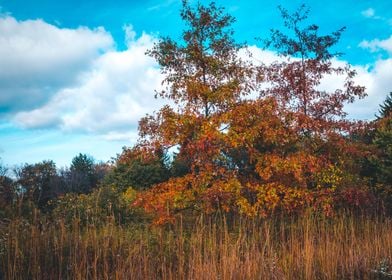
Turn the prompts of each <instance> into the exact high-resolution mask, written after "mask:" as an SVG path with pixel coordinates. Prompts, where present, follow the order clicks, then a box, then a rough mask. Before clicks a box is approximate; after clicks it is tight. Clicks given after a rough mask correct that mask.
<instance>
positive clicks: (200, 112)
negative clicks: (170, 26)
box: [136, 1, 364, 222]
mask: <svg viewBox="0 0 392 280" xmlns="http://www.w3.org/2000/svg"><path fill="white" fill-rule="evenodd" d="M281 11H282V16H283V18H284V19H285V22H286V26H287V27H289V28H290V29H292V30H293V31H294V35H295V37H294V38H293V39H290V38H288V37H286V36H285V35H284V34H283V33H280V32H279V31H274V32H273V34H272V39H271V42H270V45H271V46H274V47H275V49H276V50H278V52H279V53H280V54H281V55H282V56H287V57H286V59H285V61H284V62H276V63H273V64H272V65H269V66H264V65H263V66H262V67H257V68H256V67H254V66H253V65H251V64H250V63H249V62H245V61H243V60H241V59H240V55H239V52H240V50H241V49H242V48H243V46H241V45H239V44H237V43H235V41H234V39H233V30H232V29H231V24H232V23H233V22H234V18H232V17H231V16H230V15H227V14H225V13H224V11H223V9H222V8H218V7H216V6H215V4H214V3H211V4H210V5H208V6H203V5H201V4H197V5H196V7H195V8H193V7H191V6H190V5H189V4H188V2H187V1H183V9H182V11H181V17H182V19H183V20H184V21H185V23H186V26H187V29H186V30H185V31H184V32H183V38H182V39H183V40H182V41H181V42H175V41H173V40H172V39H170V38H162V39H161V40H160V41H159V42H158V43H157V44H156V45H155V46H154V48H153V49H152V50H151V51H149V52H148V54H149V55H151V56H153V57H154V58H156V60H157V61H158V62H159V64H160V65H161V69H162V73H163V74H164V76H165V80H164V84H165V85H166V89H165V90H164V91H162V92H159V93H158V94H159V95H160V96H161V97H164V98H168V99H171V100H172V101H174V103H175V104H176V107H174V108H173V107H170V106H165V107H164V108H162V109H161V110H160V111H159V112H158V113H157V114H156V115H152V116H147V117H145V118H143V119H142V120H141V121H140V126H139V129H140V136H141V138H140V143H139V144H140V147H144V149H147V150H156V149H164V150H167V149H170V148H171V147H176V148H177V149H178V150H179V152H178V155H177V158H178V159H180V160H181V162H183V163H185V165H186V167H187V168H185V169H184V170H187V172H185V174H182V176H178V177H176V178H172V179H170V180H169V181H167V182H164V183H161V184H158V185H157V186H155V187H154V188H153V189H151V190H150V191H148V192H146V193H143V194H142V195H141V196H140V197H139V199H138V200H137V202H136V203H137V204H139V205H142V206H144V207H145V209H147V210H149V211H155V212H157V213H158V214H159V218H160V219H159V220H158V221H159V222H164V221H166V220H167V219H170V218H171V217H172V214H173V213H175V212H176V211H179V210H183V209H188V208H191V209H197V210H203V211H212V210H214V209H223V210H226V211H237V212H240V213H245V214H247V215H260V214H261V215H265V214H267V213H269V212H271V211H275V210H276V209H286V210H293V209H296V208H298V207H302V206H304V205H306V204H307V203H311V202H312V201H313V202H315V200H314V197H317V195H315V196H312V194H313V193H315V192H320V191H321V192H324V190H321V189H322V188H323V187H325V186H327V187H330V188H332V189H333V188H335V187H336V184H337V183H338V181H339V179H340V177H339V175H340V170H339V169H338V168H337V167H336V166H335V165H334V162H332V161H331V156H330V155H329V150H330V146H331V145H332V146H333V145H335V144H336V143H339V142H344V135H343V134H344V131H347V130H345V129H349V128H350V123H348V122H346V121H345V120H343V119H342V117H344V112H343V110H342V108H343V104H344V102H345V101H348V102H350V101H353V99H354V98H355V97H356V96H359V97H361V96H363V92H364V89H363V88H362V87H358V86H355V85H354V84H353V82H352V77H353V76H354V75H355V72H354V71H352V70H351V69H350V68H349V67H344V68H339V67H338V68H334V67H333V65H332V62H331V59H332V58H333V57H334V55H333V54H332V53H331V52H330V51H329V49H330V47H331V46H333V45H334V44H335V43H336V42H337V40H338V39H339V36H340V33H341V31H337V32H335V33H333V34H332V35H327V36H319V35H318V34H317V29H318V28H317V27H316V26H314V25H312V26H310V27H307V28H305V29H299V23H300V22H301V21H302V20H304V19H305V18H306V12H304V10H302V9H300V10H299V11H297V12H296V13H295V14H293V15H289V14H288V13H287V12H286V11H285V10H283V9H281ZM298 56H299V58H298ZM332 73H334V74H346V75H347V79H346V83H345V85H344V89H337V90H336V91H334V92H325V91H321V90H319V89H318V85H319V83H320V81H321V79H322V78H323V77H324V76H325V75H326V74H332ZM256 76H257V77H258V79H256ZM264 82H267V83H268V85H269V87H268V88H267V89H264V90H263V91H262V92H261V95H260V97H259V98H256V99H252V98H246V97H247V95H248V94H249V93H251V92H255V91H257V90H258V88H259V87H258V85H261V84H262V83H264ZM332 140H333V141H332ZM343 146H344V145H343ZM310 189H316V191H315V190H313V193H312V192H310ZM329 194H330V192H329ZM329 198H330V197H329Z"/></svg>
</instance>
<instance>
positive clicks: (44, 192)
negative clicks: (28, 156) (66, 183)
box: [15, 160, 59, 210]
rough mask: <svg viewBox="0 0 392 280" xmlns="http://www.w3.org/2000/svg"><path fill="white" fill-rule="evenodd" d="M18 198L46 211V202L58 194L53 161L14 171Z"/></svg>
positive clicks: (24, 166) (27, 165) (26, 166)
mask: <svg viewBox="0 0 392 280" xmlns="http://www.w3.org/2000/svg"><path fill="white" fill-rule="evenodd" d="M15 175H16V177H17V181H16V186H17V192H18V195H19V196H22V197H23V198H24V199H28V200H30V201H32V202H33V203H34V204H35V205H36V206H37V207H38V208H39V209H41V210H46V207H47V206H48V202H49V201H50V200H51V199H53V198H55V197H56V196H57V195H58V194H59V189H58V182H59V180H58V179H59V178H58V176H57V170H56V165H55V163H54V162H53V161H51V160H48V161H42V162H40V163H36V164H25V165H23V166H21V167H19V168H16V169H15Z"/></svg>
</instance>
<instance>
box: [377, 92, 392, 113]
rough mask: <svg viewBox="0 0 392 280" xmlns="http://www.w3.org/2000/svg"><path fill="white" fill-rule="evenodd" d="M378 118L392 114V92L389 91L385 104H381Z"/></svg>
mask: <svg viewBox="0 0 392 280" xmlns="http://www.w3.org/2000/svg"><path fill="white" fill-rule="evenodd" d="M378 112H379V115H378V116H377V118H378V119H382V118H385V117H388V116H390V115H391V112H392V92H390V93H389V95H388V96H387V98H386V99H385V101H384V102H383V104H381V105H380V110H379V111H378Z"/></svg>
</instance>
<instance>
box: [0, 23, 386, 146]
mask: <svg viewBox="0 0 392 280" xmlns="http://www.w3.org/2000/svg"><path fill="white" fill-rule="evenodd" d="M1 20H2V21H0V40H3V41H1V44H0V54H1V57H4V56H5V57H6V59H5V60H4V61H2V60H1V61H0V81H4V83H3V82H1V83H0V89H1V95H0V101H1V102H0V104H6V105H7V104H8V105H7V106H9V108H11V109H12V110H10V111H12V114H11V113H10V114H9V116H11V117H10V118H11V120H12V121H13V122H14V123H17V124H18V125H20V126H22V127H25V128H30V129H37V128H56V129H61V130H63V131H67V132H71V133H72V132H75V131H80V132H88V133H91V134H93V135H98V136H99V137H100V138H101V139H104V140H110V141H121V140H127V141H129V140H131V141H134V140H135V139H136V137H137V128H136V127H137V123H138V121H139V119H140V117H142V116H144V115H145V114H146V113H151V112H152V111H154V110H157V109H159V108H161V107H162V103H163V101H162V100H159V99H158V100H157V99H155V98H154V90H158V89H159V88H161V81H162V76H161V74H160V71H159V69H158V65H157V63H156V62H155V61H154V59H152V58H150V57H148V56H146V55H145V52H146V50H147V49H151V47H152V46H153V44H154V42H155V40H156V39H155V38H154V37H153V36H151V35H149V34H145V33H143V34H142V35H141V36H139V37H137V34H136V33H135V31H134V30H133V28H132V25H125V26H124V33H125V41H126V46H127V49H126V50H124V51H117V50H115V49H114V43H113V39H112V38H111V36H110V35H109V34H108V33H106V32H105V31H104V30H103V29H96V30H90V29H87V28H78V29H74V30H71V29H60V28H58V27H55V26H52V25H49V24H47V23H45V22H43V21H41V20H36V21H24V22H18V21H16V20H15V19H13V18H10V17H7V18H5V19H1ZM1 28H2V29H1ZM7 28H8V29H7ZM4 30H8V31H7V32H5V31H4ZM6 38H9V41H7V40H8V39H6ZM21 42H22V43H21ZM378 45H380V46H381V47H383V48H385V45H384V43H380V44H378ZM12 49H15V53H12ZM248 50H249V51H250V52H251V53H252V54H253V60H254V61H256V62H257V63H260V62H264V63H271V62H274V61H277V60H281V58H280V57H279V56H277V55H276V53H274V52H272V51H266V50H261V49H260V48H258V47H256V46H249V48H248ZM241 56H242V57H245V56H246V54H245V53H242V54H241ZM334 63H338V64H339V63H340V64H344V63H345V62H344V61H335V62H334ZM2 69H3V70H2ZM4 69H9V70H10V71H8V72H7V71H4ZM355 69H356V70H357V72H358V76H357V78H356V79H357V81H358V83H359V84H361V85H364V86H366V87H367V89H368V90H367V92H368V93H369V97H367V98H366V99H364V100H362V101H359V102H356V103H354V104H352V105H350V106H347V110H348V112H349V113H350V115H349V116H350V117H352V118H372V117H373V116H374V114H375V113H376V112H377V110H378V104H380V103H381V102H382V101H383V99H384V98H385V95H386V93H388V92H389V91H390V90H392V79H391V78H390V73H392V59H387V60H379V61H377V63H376V64H375V65H374V67H372V68H369V67H367V66H356V67H355ZM7 75H8V76H7ZM18 81H20V83H18ZM342 82H343V81H342V80H341V79H339V78H336V77H328V78H326V79H325V80H324V85H323V86H324V87H325V88H328V89H335V88H339V87H341V84H342ZM5 85H8V87H9V88H6V86H5ZM7 89H8V91H7ZM28 97H30V99H29V98H28ZM4 100H6V102H5V103H4ZM7 102H8V103H7ZM18 102H19V103H20V104H18ZM30 103H31V104H30ZM1 106H3V105H0V111H1Z"/></svg>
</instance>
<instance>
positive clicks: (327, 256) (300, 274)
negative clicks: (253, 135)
mask: <svg viewBox="0 0 392 280" xmlns="http://www.w3.org/2000/svg"><path fill="white" fill-rule="evenodd" d="M3 236H4V238H2V239H1V241H0V242H1V243H0V245H1V250H0V261H1V273H2V274H3V277H4V278H5V279H369V278H375V279H376V277H378V276H377V275H376V274H375V273H374V272H372V270H374V269H377V266H378V265H379V264H380V263H381V262H386V261H388V260H390V259H391V257H392V222H391V220H389V219H382V218H377V217H369V216H354V215H351V214H341V215H338V216H337V217H334V218H322V217H317V216H314V215H307V216H304V217H299V218H295V217H275V218H270V219H265V220H247V219H241V218H236V219H232V220H230V222H227V221H226V219H225V217H206V216H200V217H199V218H198V219H196V220H194V221H192V222H189V221H187V222H185V221H183V220H182V219H179V220H178V223H177V224H176V225H175V226H173V227H170V228H154V227H149V226H143V225H140V224H139V225H129V226H126V227H125V226H119V225H116V224H115V223H114V220H113V219H112V218H108V220H107V222H106V224H105V226H100V227H97V226H94V225H90V226H87V227H83V228H82V227H81V226H80V224H79V222H78V220H77V219H75V220H74V221H73V223H72V224H71V225H65V224H64V222H63V221H61V220H59V221H56V222H55V223H45V222H42V221H41V222H38V221H36V222H33V223H31V224H29V223H26V222H24V221H13V222H11V223H9V224H8V226H7V227H6V228H4V229H3ZM0 278H1V277H0Z"/></svg>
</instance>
